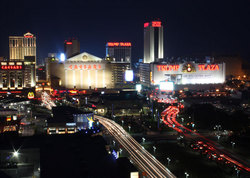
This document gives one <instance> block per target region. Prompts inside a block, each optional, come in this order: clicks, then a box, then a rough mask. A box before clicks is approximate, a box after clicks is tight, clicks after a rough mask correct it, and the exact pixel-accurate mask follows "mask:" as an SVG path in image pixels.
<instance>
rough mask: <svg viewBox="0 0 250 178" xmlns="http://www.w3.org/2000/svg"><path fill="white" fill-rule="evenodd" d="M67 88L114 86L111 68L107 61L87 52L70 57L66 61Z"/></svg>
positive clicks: (64, 83)
mask: <svg viewBox="0 0 250 178" xmlns="http://www.w3.org/2000/svg"><path fill="white" fill-rule="evenodd" d="M64 70H65V73H64V75H65V77H63V76H61V78H63V79H64V80H63V81H62V82H63V84H62V85H63V86H65V87H66V88H77V89H90V88H91V89H93V88H105V87H106V88H112V81H111V77H112V74H111V70H110V69H109V66H108V65H107V62H106V61H104V60H102V59H101V58H99V57H96V56H93V55H91V54H88V53H86V52H84V53H81V54H79V55H76V56H74V57H72V58H69V59H68V60H67V61H66V62H65V63H64Z"/></svg>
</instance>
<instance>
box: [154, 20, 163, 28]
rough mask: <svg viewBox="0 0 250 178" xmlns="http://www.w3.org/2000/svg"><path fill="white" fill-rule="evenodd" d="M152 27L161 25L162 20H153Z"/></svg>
mask: <svg viewBox="0 0 250 178" xmlns="http://www.w3.org/2000/svg"><path fill="white" fill-rule="evenodd" d="M152 27H161V21H153V22H152Z"/></svg>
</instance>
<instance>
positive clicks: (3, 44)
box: [0, 0, 250, 61]
mask: <svg viewBox="0 0 250 178" xmlns="http://www.w3.org/2000/svg"><path fill="white" fill-rule="evenodd" d="M36 1H38V2H36ZM36 1H35V0H32V1H31V0H27V1H25V2H24V1H20V0H8V1H1V2H0V24H1V28H0V56H5V57H8V55H9V54H8V51H9V50H8V36H10V35H19V36H21V35H23V34H24V33H26V32H27V31H29V32H31V33H33V34H35V35H36V37H37V55H38V58H39V60H41V59H43V58H45V57H46V56H47V53H50V52H63V42H64V40H66V39H68V38H70V37H75V38H78V39H79V40H80V43H81V52H84V51H85V52H88V53H91V54H93V55H96V56H98V57H101V58H103V57H104V56H105V44H106V42H108V41H128V42H132V45H133V48H132V55H133V56H132V58H133V60H134V61H136V60H138V59H139V58H142V57H143V23H144V22H146V21H150V20H154V19H160V20H161V21H162V22H163V25H164V38H165V41H164V45H165V47H164V48H165V57H172V56H189V55H212V54H219V55H235V54H236V55H241V56H243V57H245V58H246V59H250V53H249V51H250V1H249V0H240V1H236V0H235V1H231V0H227V1H226V0H216V1H213V0H203V1H201V0H171V1H170V0H165V1H157V0H152V1H143V0H140V1H135V0H102V1H98V0H50V1H47V0H42V1H41V0H36Z"/></svg>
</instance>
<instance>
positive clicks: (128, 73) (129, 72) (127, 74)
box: [125, 70, 134, 82]
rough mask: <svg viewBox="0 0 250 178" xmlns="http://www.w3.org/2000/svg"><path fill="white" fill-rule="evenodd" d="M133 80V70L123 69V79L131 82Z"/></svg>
mask: <svg viewBox="0 0 250 178" xmlns="http://www.w3.org/2000/svg"><path fill="white" fill-rule="evenodd" d="M133 80H134V72H133V70H126V71H125V81H126V82H132V81H133Z"/></svg>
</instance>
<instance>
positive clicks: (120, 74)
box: [108, 62, 131, 88]
mask: <svg viewBox="0 0 250 178" xmlns="http://www.w3.org/2000/svg"><path fill="white" fill-rule="evenodd" d="M108 65H110V66H111V71H112V83H113V88H124V87H125V88H126V87H129V84H130V83H131V82H128V81H126V78H125V74H126V71H128V70H130V63H129V62H111V63H109V64H108Z"/></svg>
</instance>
